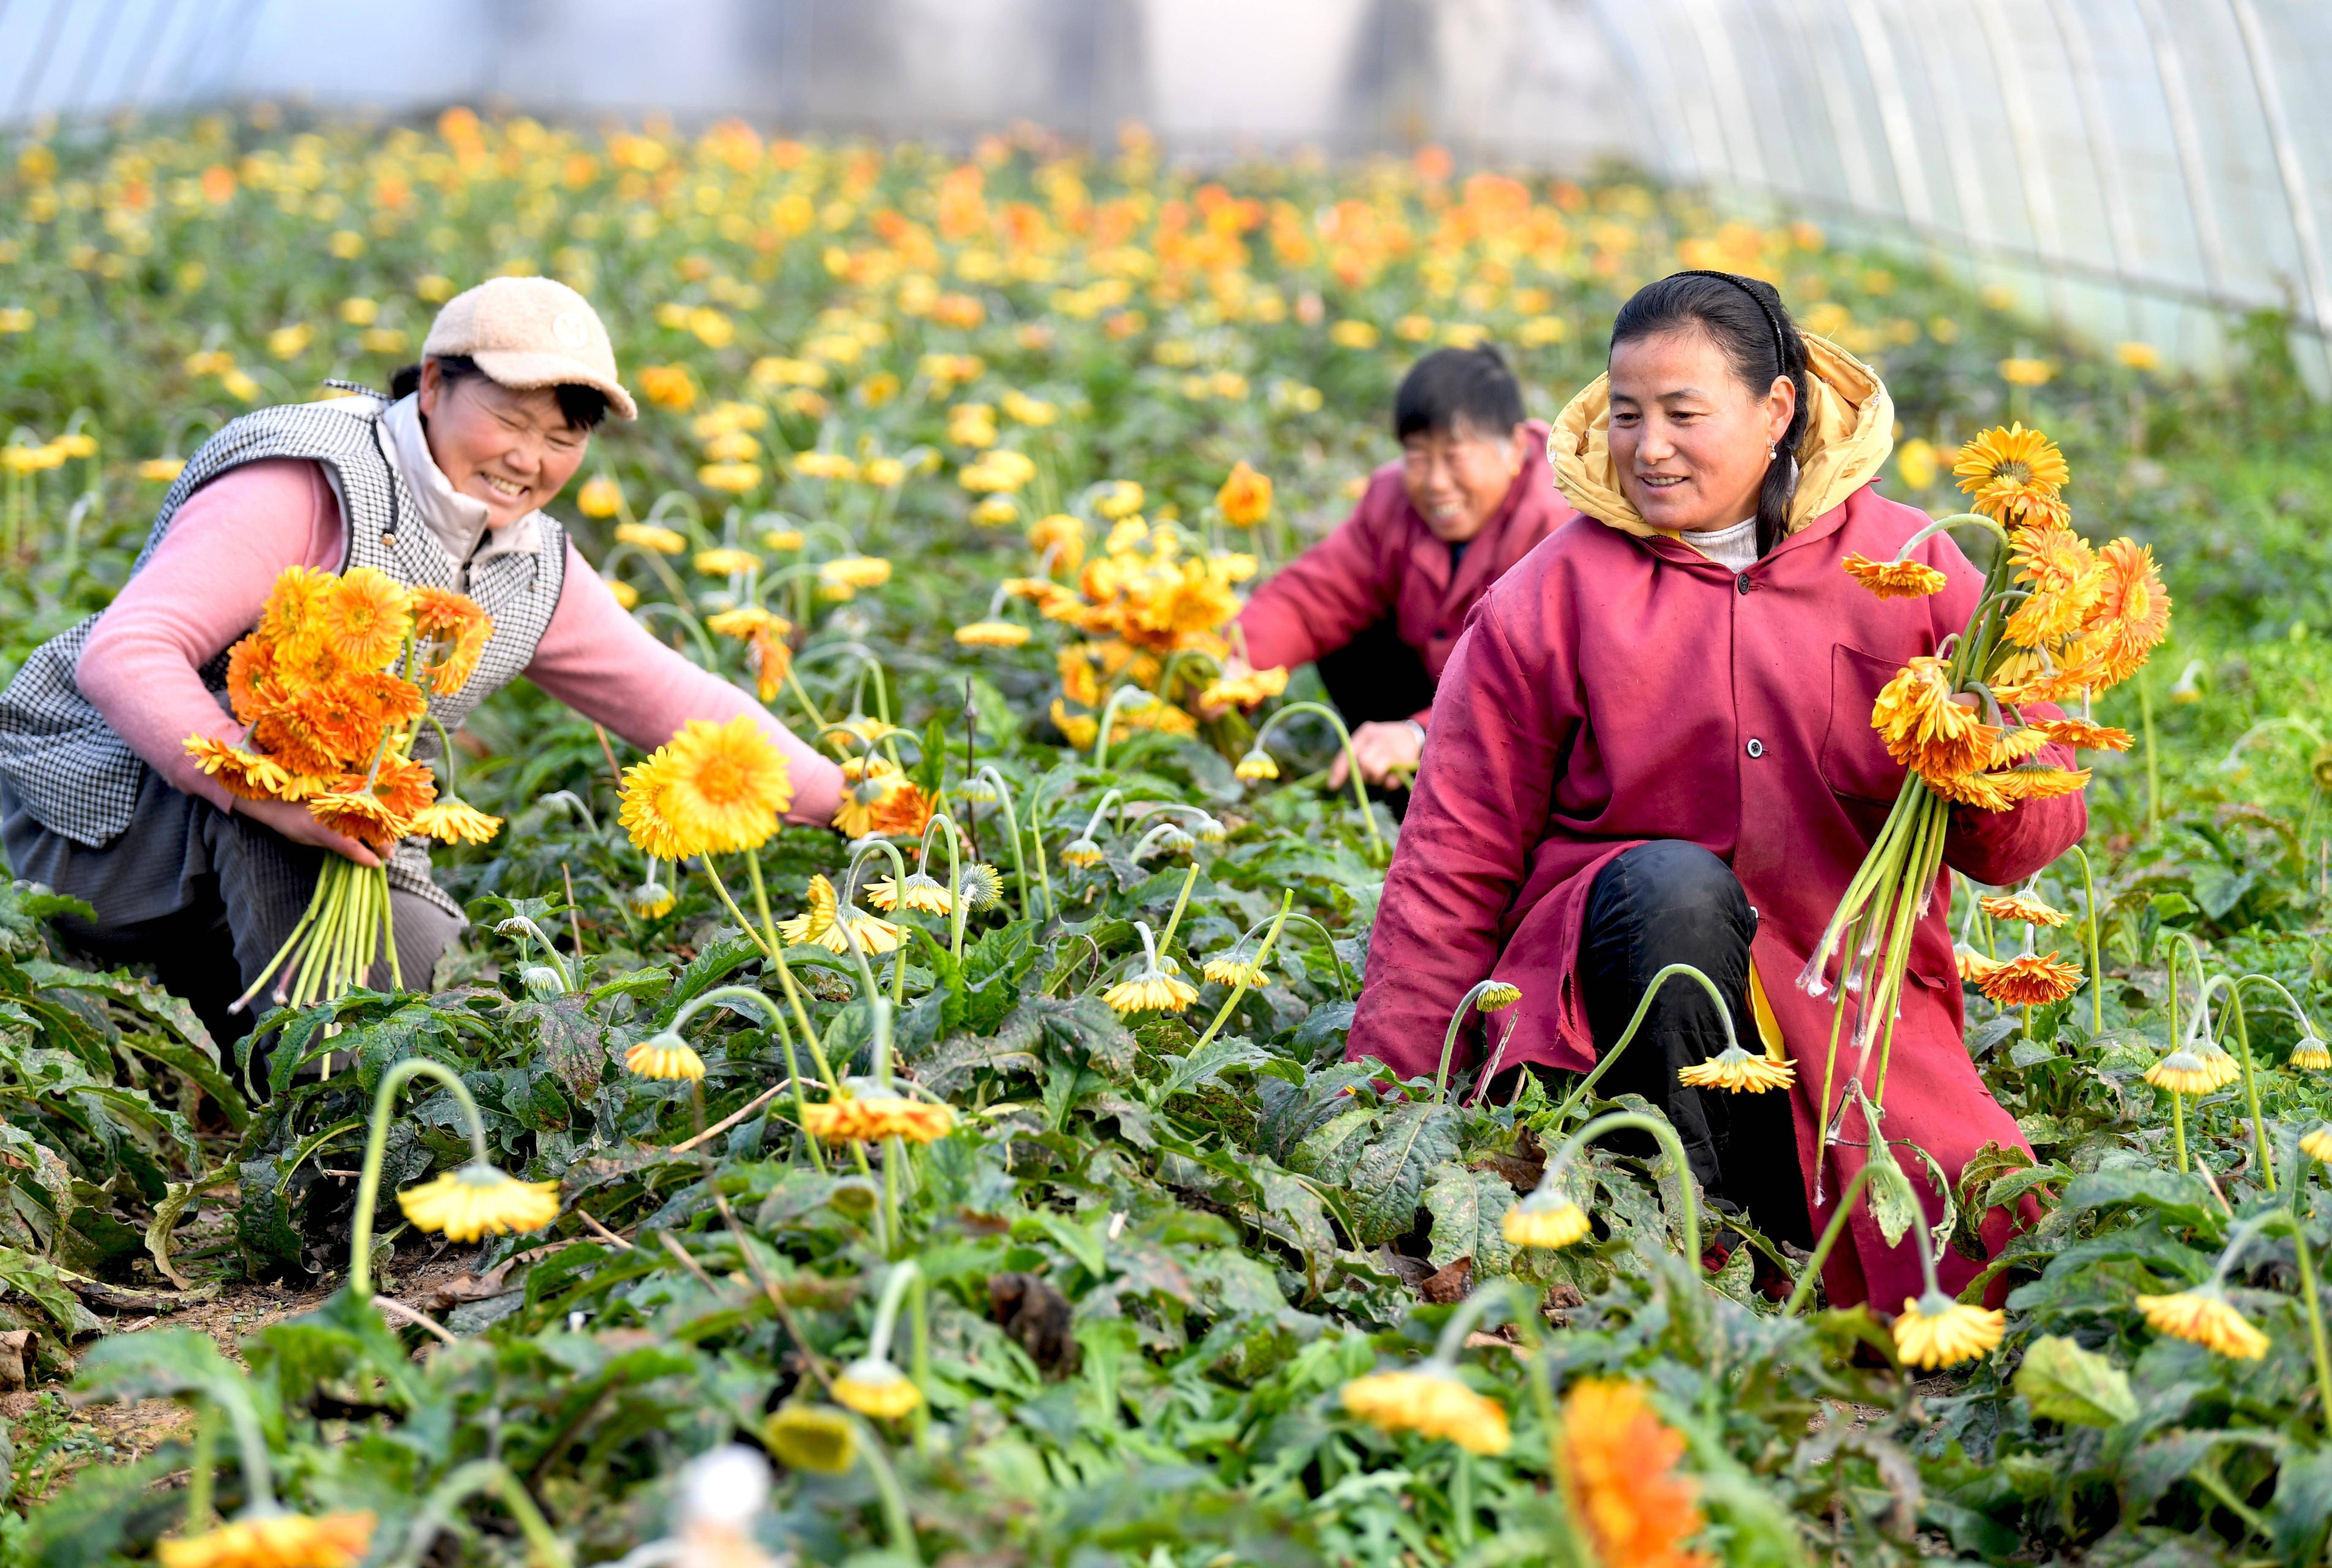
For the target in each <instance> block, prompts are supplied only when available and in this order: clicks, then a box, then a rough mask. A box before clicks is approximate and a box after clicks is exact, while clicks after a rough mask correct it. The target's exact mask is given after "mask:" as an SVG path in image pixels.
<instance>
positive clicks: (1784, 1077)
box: [1677, 1044, 1797, 1095]
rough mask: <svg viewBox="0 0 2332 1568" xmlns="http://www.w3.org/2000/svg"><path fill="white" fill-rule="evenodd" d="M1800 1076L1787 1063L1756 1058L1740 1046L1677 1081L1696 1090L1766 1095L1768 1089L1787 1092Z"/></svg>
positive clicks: (1700, 1064) (1696, 1066)
mask: <svg viewBox="0 0 2332 1568" xmlns="http://www.w3.org/2000/svg"><path fill="white" fill-rule="evenodd" d="M1796 1077H1797V1069H1796V1068H1795V1067H1793V1066H1791V1065H1790V1064H1789V1063H1787V1062H1777V1061H1775V1060H1773V1058H1772V1057H1771V1056H1762V1055H1760V1056H1752V1055H1751V1054H1750V1053H1749V1052H1747V1051H1744V1050H1743V1049H1742V1048H1741V1047H1740V1046H1739V1045H1738V1044H1735V1045H1731V1046H1727V1047H1725V1049H1723V1050H1722V1051H1719V1052H1718V1053H1717V1054H1716V1055H1715V1056H1711V1057H1709V1058H1708V1060H1706V1061H1705V1062H1696V1063H1694V1064H1693V1065H1692V1066H1689V1067H1684V1068H1681V1069H1679V1070H1678V1071H1677V1083H1679V1084H1682V1085H1686V1086H1687V1088H1694V1089H1723V1090H1725V1091H1726V1092H1727V1093H1730V1094H1735V1095H1740V1094H1749V1095H1762V1094H1763V1093H1764V1092H1765V1091H1766V1090H1768V1089H1786V1088H1788V1087H1789V1086H1790V1085H1791V1083H1792V1081H1793V1080H1795V1078H1796Z"/></svg>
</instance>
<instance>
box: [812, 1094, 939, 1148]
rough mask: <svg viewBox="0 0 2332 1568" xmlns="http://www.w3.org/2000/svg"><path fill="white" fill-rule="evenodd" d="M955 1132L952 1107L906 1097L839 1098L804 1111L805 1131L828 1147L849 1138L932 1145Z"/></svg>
mask: <svg viewBox="0 0 2332 1568" xmlns="http://www.w3.org/2000/svg"><path fill="white" fill-rule="evenodd" d="M954 1130H955V1111H954V1109H953V1108H952V1107H951V1106H948V1105H944V1104H936V1103H934V1102H932V1101H930V1100H911V1099H909V1098H908V1097H907V1096H906V1095H884V1094H870V1095H836V1096H835V1097H834V1098H833V1099H830V1100H821V1101H817V1102H814V1103H812V1104H808V1105H805V1106H803V1107H802V1131H803V1132H805V1133H808V1134H809V1135H810V1136H811V1137H813V1138H817V1139H819V1140H821V1141H823V1142H825V1143H841V1142H842V1141H843V1140H845V1139H846V1138H855V1139H857V1140H858V1141H859V1142H861V1143H881V1142H882V1141H883V1140H884V1139H885V1138H899V1139H903V1140H904V1141H905V1142H907V1143H936V1142H937V1141H938V1140H940V1139H941V1138H944V1137H946V1136H947V1135H948V1134H949V1133H951V1132H953V1131H954Z"/></svg>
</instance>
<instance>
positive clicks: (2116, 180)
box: [2049, 0, 2139, 333]
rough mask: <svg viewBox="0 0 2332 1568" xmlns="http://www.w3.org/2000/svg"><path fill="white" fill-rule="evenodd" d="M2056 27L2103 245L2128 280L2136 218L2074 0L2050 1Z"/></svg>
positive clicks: (2129, 301)
mask: <svg viewBox="0 0 2332 1568" xmlns="http://www.w3.org/2000/svg"><path fill="white" fill-rule="evenodd" d="M2049 12H2050V15H2051V16H2052V17H2053V18H2054V19H2055V21H2056V24H2057V42H2058V43H2059V45H2060V47H2062V48H2063V50H2064V51H2065V68H2066V70H2067V71H2068V72H2070V73H2071V75H2072V78H2073V92H2074V96H2075V98H2076V100H2078V101H2079V104H2080V108H2081V135H2082V137H2083V139H2086V140H2087V141H2088V147H2089V170H2090V172H2091V173H2092V174H2093V175H2095V176H2096V177H2097V182H2098V201H2099V202H2100V203H2102V204H2103V205H2104V206H2105V210H2106V243H2107V244H2108V245H2109V246H2111V247H2112V251H2113V266H2114V272H2116V273H2117V275H2119V276H2120V277H2122V278H2123V279H2125V280H2127V279H2128V278H2130V277H2131V276H2132V269H2133V268H2135V267H2136V264H2137V258H2138V250H2139V245H2138V238H2137V220H2136V217H2135V216H2134V215H2132V214H2131V212H2130V210H2129V197H2128V196H2127V194H2126V193H2125V192H2124V191H2123V189H2122V180H2121V175H2122V171H2121V165H2120V159H2119V158H2118V157H2117V152H2116V148H2115V145H2114V141H2113V139H2112V137H2111V136H2109V135H2108V134H2107V125H2106V106H2105V100H2103V99H2102V98H2100V97H2099V96H2098V59H2097V54H2096V53H2095V52H2094V51H2093V50H2091V49H2090V47H2089V29H2088V24H2087V23H2085V22H2083V21H2082V20H2081V13H2080V7H2079V5H2077V4H2076V3H2075V0H2049ZM2122 303H2123V307H2124V309H2125V310H2126V311H2127V313H2128V319H2129V323H2130V330H2131V331H2132V332H2133V333H2134V332H2136V330H2137V301H2136V297H2135V296H2134V295H2133V294H2132V293H2131V292H2129V290H2128V288H2127V285H2125V287H2124V289H2123V292H2122Z"/></svg>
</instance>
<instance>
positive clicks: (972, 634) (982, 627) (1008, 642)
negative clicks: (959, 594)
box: [955, 621, 1028, 648]
mask: <svg viewBox="0 0 2332 1568" xmlns="http://www.w3.org/2000/svg"><path fill="white" fill-rule="evenodd" d="M955 640H956V641H957V642H959V643H961V644H962V645H964V646H965V647H968V648H1017V647H1018V646H1019V645H1021V644H1023V643H1025V642H1027V640H1028V628H1027V626H1022V625H1020V624H1019V623H1018V622H1017V621H973V622H971V623H970V624H969V625H966V626H958V627H956V629H955Z"/></svg>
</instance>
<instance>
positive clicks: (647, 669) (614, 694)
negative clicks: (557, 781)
mask: <svg viewBox="0 0 2332 1568" xmlns="http://www.w3.org/2000/svg"><path fill="white" fill-rule="evenodd" d="M526 674H527V678H528V679H529V680H530V681H532V682H533V683H534V684H536V685H538V686H540V687H541V688H542V689H543V690H544V691H545V692H547V693H550V695H551V696H553V697H555V698H557V699H558V700H559V702H562V703H566V704H567V705H568V706H569V707H570V708H572V709H574V710H575V711H576V712H578V713H580V714H582V715H583V716H584V717H585V718H587V719H590V720H593V721H595V722H598V723H602V724H605V725H607V728H609V729H610V730H613V731H615V732H616V734H618V735H621V736H622V737H623V738H624V739H625V740H626V741H630V742H631V743H632V744H633V745H635V746H637V747H639V748H640V749H641V750H642V751H654V750H655V748H656V747H658V746H661V745H663V744H664V742H665V741H669V740H671V739H672V737H673V735H674V732H675V731H678V730H679V728H680V727H681V725H682V724H683V723H684V722H687V721H688V720H691V719H711V720H714V721H727V720H730V719H733V718H735V717H736V716H737V715H738V714H740V713H750V714H751V715H752V716H753V718H754V720H755V721H756V722H759V723H760V726H761V728H762V729H764V730H766V731H769V739H771V740H772V741H776V742H777V743H778V746H779V750H781V751H784V752H785V754H786V761H787V763H788V765H789V766H790V768H791V770H792V772H793V780H794V803H793V808H792V810H790V811H789V812H788V813H787V818H788V820H789V821H793V822H802V823H808V824H809V825H810V826H812V827H826V826H827V824H829V823H830V822H832V821H833V820H834V813H835V810H836V808H837V807H839V806H840V805H841V804H842V770H841V769H840V768H838V767H836V765H835V764H834V762H833V760H831V759H829V758H827V757H824V756H821V755H820V754H819V753H817V752H816V751H811V750H810V749H809V747H808V745H807V744H805V743H804V742H803V741H802V740H801V738H800V737H799V736H798V735H796V734H795V733H794V732H793V731H791V730H788V729H787V728H786V727H785V725H783V724H782V723H780V722H778V720H777V718H776V716H775V715H773V714H772V713H770V712H769V710H768V709H767V708H764V707H762V706H761V704H760V703H757V702H755V701H753V699H752V697H751V696H750V694H749V693H745V692H741V691H740V690H738V689H737V688H736V687H735V686H732V685H731V684H729V683H728V682H727V681H724V680H722V678H721V677H720V676H718V675H716V674H712V672H711V671H709V670H703V669H700V668H698V667H697V666H696V665H694V664H690V663H689V662H688V661H687V660H686V659H684V658H683V657H682V656H681V655H679V654H677V653H674V651H673V650H672V649H670V648H668V647H666V646H664V644H662V643H660V642H658V641H656V640H655V637H653V636H649V635H648V631H647V628H646V627H645V626H641V625H640V623H639V622H637V621H636V620H634V619H632V617H630V616H629V615H627V614H626V613H625V610H624V607H623V606H621V605H619V604H617V603H616V596H615V595H614V594H612V593H609V592H608V591H607V584H606V583H604V582H602V581H600V580H599V574H598V573H597V572H596V571H594V570H592V569H591V565H590V563H589V562H588V561H586V560H585V559H583V557H582V556H581V554H580V553H578V551H577V550H576V549H575V545H574V542H573V541H572V540H569V542H568V546H567V580H566V584H565V586H564V587H563V588H560V589H559V607H558V608H557V609H556V610H554V611H552V612H551V617H550V629H549V630H547V631H545V632H544V633H543V634H542V641H541V643H540V645H537V646H536V648H535V650H534V662H533V663H532V664H529V665H528V666H527V667H526Z"/></svg>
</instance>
